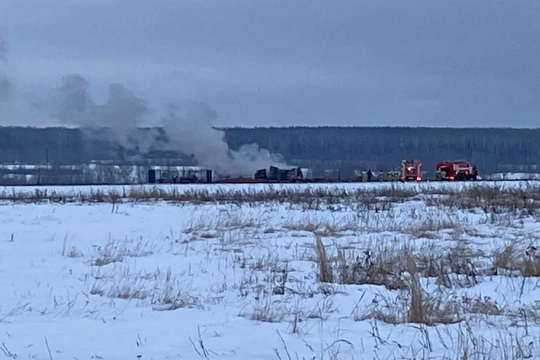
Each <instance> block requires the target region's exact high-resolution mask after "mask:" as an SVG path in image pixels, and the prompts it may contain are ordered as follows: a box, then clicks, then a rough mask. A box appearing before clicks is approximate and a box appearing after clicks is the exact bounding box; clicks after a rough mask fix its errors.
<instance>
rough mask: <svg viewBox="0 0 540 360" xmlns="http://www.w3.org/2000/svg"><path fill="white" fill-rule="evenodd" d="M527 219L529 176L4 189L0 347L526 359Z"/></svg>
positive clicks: (536, 340) (38, 354) (531, 280)
mask: <svg viewBox="0 0 540 360" xmlns="http://www.w3.org/2000/svg"><path fill="white" fill-rule="evenodd" d="M539 229H540V183H538V182H528V183H526V182H481V183H467V184H463V183H462V184H460V183H455V184H440V183H422V184H316V185H314V184H310V185H274V186H268V185H211V186H202V185H179V186H171V185H168V186H160V187H155V186H138V187H129V186H124V187H110V186H101V187H71V186H69V187H0V359H1V358H6V359H49V360H51V359H53V360H59V359H80V360H83V359H85V360H86V359H106V360H108V359H113V360H114V359H134V360H136V359H143V360H144V359H155V360H158V359H205V358H208V359H248V360H252V359H253V360H255V359H269V360H270V359H272V360H295V359H301V360H302V359H306V360H307V359H313V360H325V359H328V360H341V359H455V360H465V359H540V312H539V311H540V282H539V280H540V258H539V256H538V254H537V253H536V250H535V249H534V246H539V247H540V244H539V241H540V232H539V231H538V230H539ZM531 246H533V248H531Z"/></svg>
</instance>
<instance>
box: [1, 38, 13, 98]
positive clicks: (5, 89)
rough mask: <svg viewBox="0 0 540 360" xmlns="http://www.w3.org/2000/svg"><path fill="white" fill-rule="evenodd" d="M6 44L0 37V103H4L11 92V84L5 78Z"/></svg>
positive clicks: (6, 77)
mask: <svg viewBox="0 0 540 360" xmlns="http://www.w3.org/2000/svg"><path fill="white" fill-rule="evenodd" d="M6 65H7V44H6V42H5V41H4V40H3V39H2V37H1V36H0V101H5V100H6V99H7V97H8V96H9V93H10V90H11V83H10V81H9V78H8V76H7V70H6V67H7V66H6Z"/></svg>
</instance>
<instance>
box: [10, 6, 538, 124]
mask: <svg viewBox="0 0 540 360" xmlns="http://www.w3.org/2000/svg"><path fill="white" fill-rule="evenodd" d="M0 35H1V36H2V37H3V38H4V39H5V40H6V42H7V44H8V56H7V58H8V62H7V64H4V68H6V69H7V70H5V72H7V74H8V75H9V77H10V78H11V79H12V81H13V82H14V83H15V85H16V86H18V87H19V88H20V89H22V90H21V91H25V92H32V91H38V90H39V91H42V90H44V89H47V88H50V87H53V86H58V85H59V84H60V81H61V77H62V76H63V75H64V74H67V73H79V74H81V75H82V76H84V77H85V78H86V79H87V80H88V81H89V82H90V84H91V91H92V93H93V94H94V96H95V97H96V98H97V99H98V100H102V99H105V97H106V92H107V85H108V84H109V83H122V84H124V85H125V86H126V87H127V88H128V89H130V90H132V91H133V92H134V93H135V94H136V95H137V96H139V97H142V98H144V99H147V100H148V101H149V103H150V107H151V108H157V107H158V106H160V105H161V104H163V103H164V102H168V101H170V100H174V99H181V100H188V101H189V100H195V101H201V102H205V103H207V104H209V105H210V106H211V107H212V108H213V109H214V110H215V111H216V112H217V114H218V120H217V124H218V125H227V126H230V125H239V126H267V125H275V126H282V125H405V126H407V125H413V126H422V125H435V126H513V127H539V126H540V1H538V0H530V1H527V0H520V1H510V0H508V1H502V0H483V1H433V0H425V1H416V0H407V1H403V0H399V1H398V0H394V1H380V0H373V1H361V0H350V1H349V0H339V1H338V0H335V1H319V0H310V1H307V0H303V1H265V0H260V1H236V0H219V1H218V0H198V1H191V0H190V1H187V0H160V1H148V0H144V1H143V0H129V1H127V0H126V1H119V0H108V1H106V0H54V1H41V0H27V1H20V0H1V1H0ZM17 121H21V120H20V119H19V120H15V119H14V120H13V121H12V122H13V123H17ZM25 121H27V122H28V120H25Z"/></svg>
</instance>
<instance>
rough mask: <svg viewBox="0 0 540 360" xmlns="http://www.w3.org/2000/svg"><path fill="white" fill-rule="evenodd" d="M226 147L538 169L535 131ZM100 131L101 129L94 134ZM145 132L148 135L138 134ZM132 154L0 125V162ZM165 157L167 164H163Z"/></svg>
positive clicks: (250, 138)
mask: <svg viewBox="0 0 540 360" xmlns="http://www.w3.org/2000/svg"><path fill="white" fill-rule="evenodd" d="M222 130H223V131H224V136H225V139H226V141H227V143H228V144H229V146H230V147H231V148H232V149H238V148H239V147H241V146H242V145H244V144H251V143H257V144H259V146H260V147H261V148H266V149H268V150H270V151H271V152H273V153H279V154H281V155H282V156H283V157H284V158H285V160H286V161H287V162H288V163H289V164H291V165H295V166H303V167H309V168H314V169H339V170H341V172H342V174H343V175H344V176H350V175H351V174H352V173H353V171H354V170H355V169H372V170H391V169H394V168H396V167H397V166H399V164H400V162H401V160H402V159H409V158H417V159H419V160H420V161H421V162H422V163H423V169H424V171H426V172H428V174H430V173H432V172H433V171H434V170H433V169H434V166H435V163H436V162H437V161H441V160H445V159H470V160H472V161H473V162H474V163H475V164H476V165H477V166H478V170H479V172H480V174H482V173H483V174H491V173H495V172H518V171H519V172H537V171H540V129H510V128H505V129H503V128H468V129H466V128H426V127H423V128H410V127H284V128H272V127H270V128H225V129H222ZM100 131H102V132H103V133H106V132H107V130H100ZM140 131H141V132H147V131H149V130H148V129H140ZM132 159H133V154H132V153H130V151H128V150H126V149H124V148H122V147H121V146H120V145H119V144H118V143H115V142H112V141H108V140H107V137H106V136H101V135H99V134H97V135H96V136H94V137H87V136H83V135H82V133H81V131H80V130H78V129H66V128H45V129H38V128H28V127H0V163H3V164H10V163H27V164H36V163H41V164H44V163H46V162H49V163H52V164H77V163H87V162H90V161H92V160H98V161H108V162H117V163H119V162H124V163H125V162H129V161H132ZM149 159H156V160H158V159H160V160H161V161H169V160H170V161H172V160H174V161H175V162H180V163H184V164H186V165H193V164H192V163H190V162H192V159H190V158H189V157H188V156H186V155H183V154H175V153H172V152H168V153H164V152H152V153H150V154H148V155H147V156H146V160H149ZM167 159H168V160H167Z"/></svg>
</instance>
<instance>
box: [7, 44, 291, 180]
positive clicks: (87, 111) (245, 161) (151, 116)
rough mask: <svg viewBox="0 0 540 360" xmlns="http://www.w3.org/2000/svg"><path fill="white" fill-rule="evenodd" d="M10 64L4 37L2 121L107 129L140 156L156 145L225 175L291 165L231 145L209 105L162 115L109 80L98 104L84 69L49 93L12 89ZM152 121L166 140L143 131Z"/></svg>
mask: <svg viewBox="0 0 540 360" xmlns="http://www.w3.org/2000/svg"><path fill="white" fill-rule="evenodd" d="M6 63H7V45H6V43H5V41H3V40H2V39H1V38H0V122H4V121H3V120H5V119H7V118H9V117H14V116H15V117H18V118H21V119H23V120H24V118H30V117H38V118H43V119H48V120H49V121H50V120H53V121H54V122H55V123H57V124H60V125H65V126H75V127H78V128H80V129H81V130H82V131H83V134H84V135H85V136H87V137H89V138H93V137H94V138H95V137H96V136H98V137H103V136H104V135H102V134H100V133H98V132H96V131H95V130H96V129H102V128H108V129H109V130H110V133H111V134H112V136H113V137H114V139H103V140H115V141H117V142H118V143H119V144H120V145H121V146H122V147H123V148H124V149H127V150H129V151H130V152H131V153H134V154H136V155H135V158H137V157H141V156H144V155H146V154H148V153H149V152H150V151H152V150H169V151H175V152H179V153H183V154H186V155H191V156H192V157H193V158H194V159H195V160H196V161H197V163H198V165H199V166H203V167H207V168H209V169H212V170H214V171H215V172H216V173H217V174H219V175H222V176H248V177H251V176H253V174H254V172H255V171H256V170H258V169H261V168H268V167H269V166H270V165H275V166H280V167H287V165H286V164H285V162H284V161H283V159H282V158H281V157H280V156H277V155H273V154H271V153H270V152H269V151H267V150H265V149H260V148H259V146H258V145H257V144H248V145H244V146H243V147H241V148H240V149H238V150H232V149H230V148H229V146H228V145H227V143H226V141H225V139H224V133H223V132H222V131H220V130H217V129H215V128H214V121H215V120H216V119H217V113H216V112H215V111H214V110H212V109H211V108H210V107H209V106H208V105H206V104H202V103H195V104H192V105H191V106H189V107H187V109H181V108H180V107H179V106H177V105H171V104H168V105H167V104H163V106H165V110H164V112H162V113H163V114H160V113H159V111H157V110H156V109H152V108H151V107H150V105H149V103H148V102H147V101H145V100H144V99H141V98H139V97H137V96H136V95H135V94H134V93H133V92H131V91H130V90H128V89H126V88H125V87H124V86H123V85H121V84H111V85H109V88H108V97H107V99H106V101H105V102H104V103H97V102H96V101H95V100H94V98H93V97H92V94H91V92H90V83H89V81H88V80H87V79H85V78H84V77H83V76H81V75H79V74H69V75H66V76H64V77H63V78H62V79H61V81H60V84H59V86H56V87H53V88H52V89H50V91H47V93H48V95H46V96H42V94H39V95H36V96H33V95H32V96H28V94H25V95H24V96H23V95H21V94H20V93H18V92H13V91H12V90H13V83H12V81H11V80H10V77H9V72H8V71H7V66H6ZM34 95H35V94H34ZM2 118H4V119H2ZM149 125H157V126H159V127H161V128H162V129H163V130H164V131H165V134H166V138H167V140H163V139H162V137H160V136H159V133H158V132H152V131H148V132H141V131H139V130H138V129H139V128H141V127H149ZM97 134H99V135H97ZM100 140H101V138H100ZM135 158H131V160H135Z"/></svg>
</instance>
